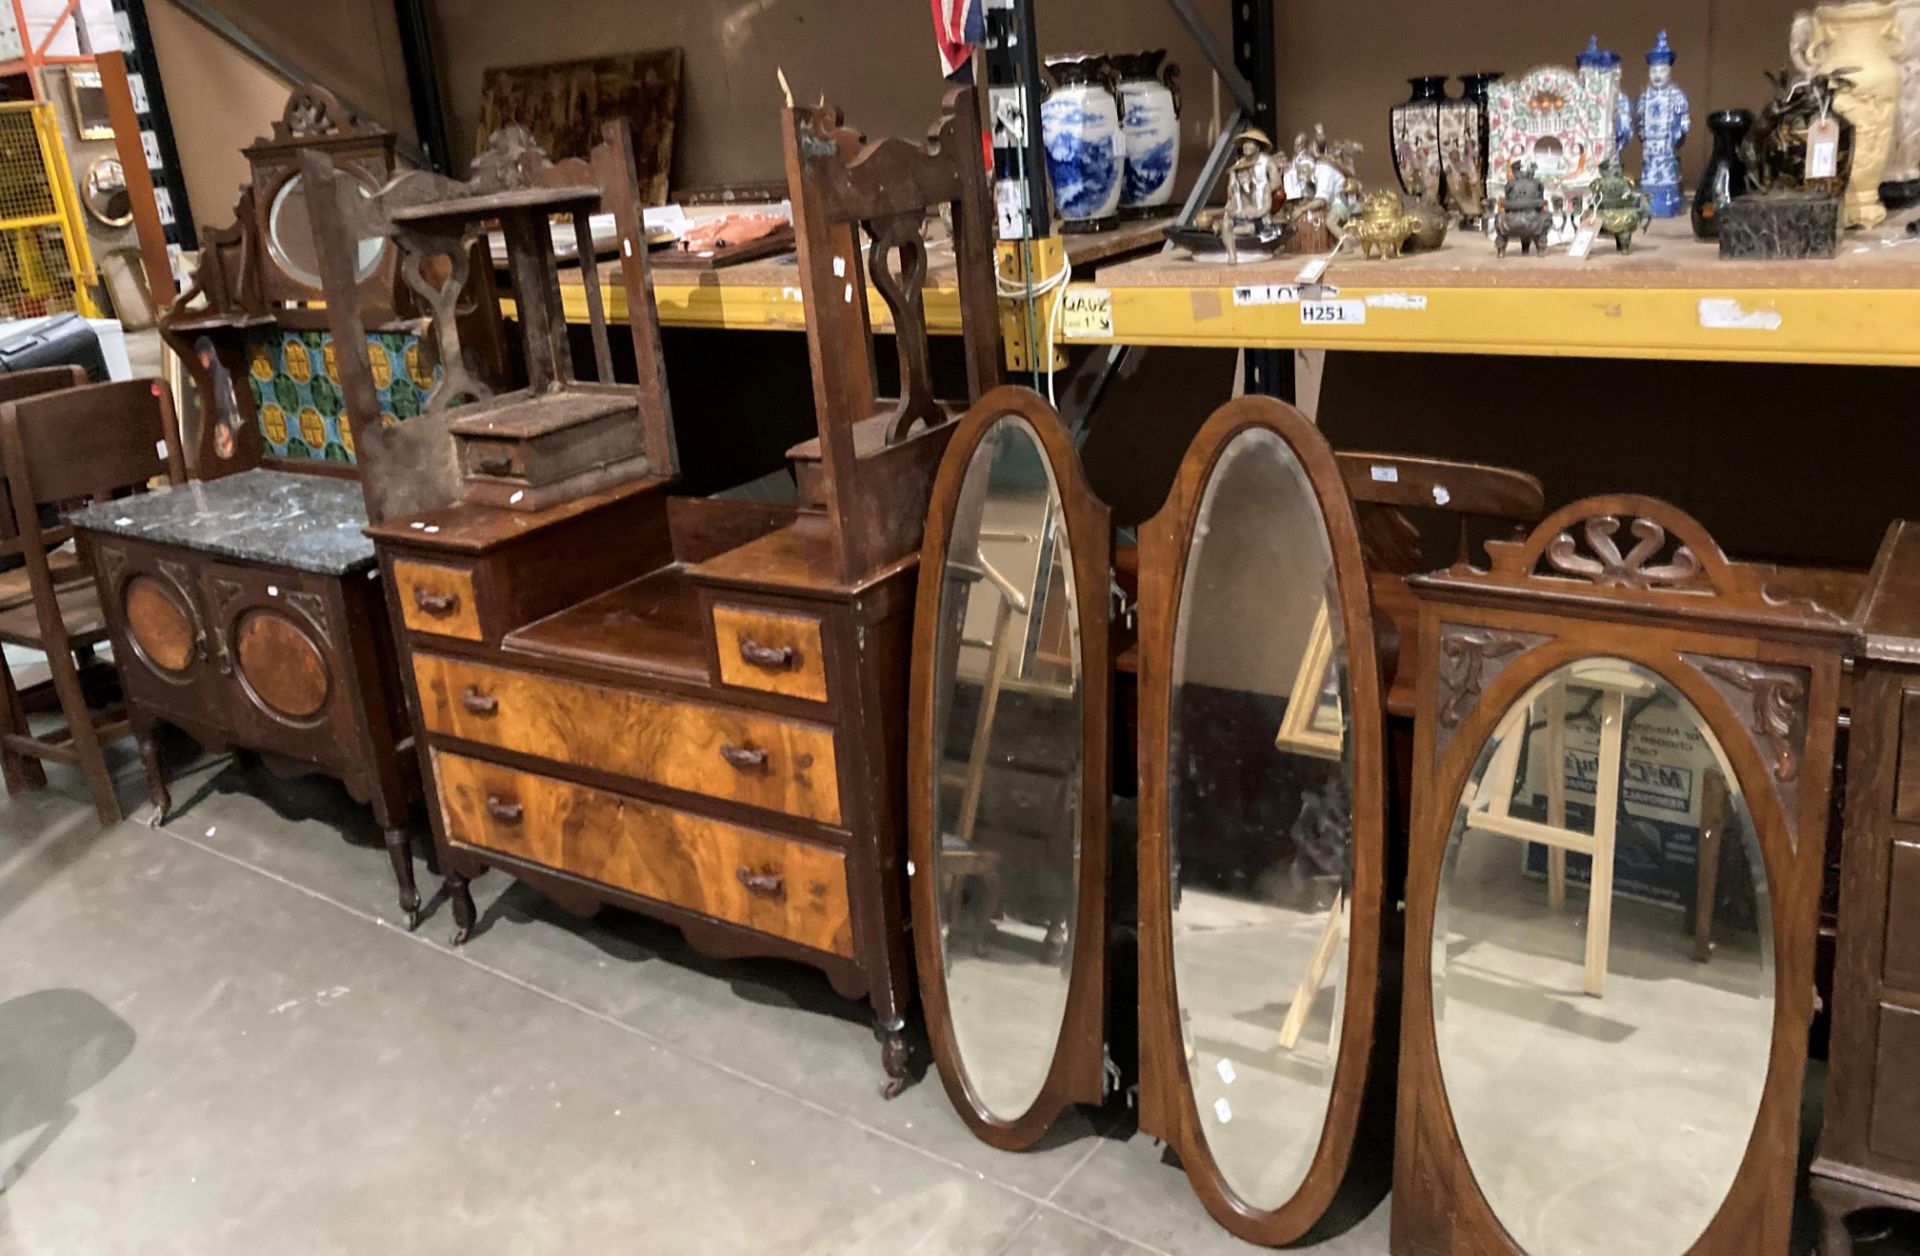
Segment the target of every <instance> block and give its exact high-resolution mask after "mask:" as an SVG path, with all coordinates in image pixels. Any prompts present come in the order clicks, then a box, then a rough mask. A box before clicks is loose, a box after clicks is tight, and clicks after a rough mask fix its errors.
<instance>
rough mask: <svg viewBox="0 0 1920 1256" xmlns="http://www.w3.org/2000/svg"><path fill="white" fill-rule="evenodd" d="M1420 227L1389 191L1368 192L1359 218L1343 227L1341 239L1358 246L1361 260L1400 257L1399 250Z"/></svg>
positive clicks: (1398, 199)
mask: <svg viewBox="0 0 1920 1256" xmlns="http://www.w3.org/2000/svg"><path fill="white" fill-rule="evenodd" d="M1419 225H1420V223H1419V220H1418V219H1416V218H1414V217H1413V216H1412V215H1411V214H1408V213H1407V212H1406V211H1405V210H1404V209H1403V208H1401V205H1400V198H1399V197H1398V196H1396V195H1394V193H1393V191H1392V190H1391V189H1388V188H1380V189H1378V190H1377V191H1374V192H1369V193H1368V194H1367V197H1366V200H1365V201H1364V202H1363V204H1362V206H1361V210H1360V213H1359V216H1357V217H1356V218H1354V219H1353V221H1351V222H1349V223H1348V224H1347V225H1346V228H1345V230H1344V231H1343V232H1342V233H1341V236H1340V238H1341V240H1343V241H1345V242H1347V243H1350V244H1354V245H1358V246H1359V249H1360V253H1361V256H1363V257H1376V256H1377V257H1384V258H1388V259H1392V258H1396V257H1399V256H1400V248H1401V246H1402V245H1404V244H1405V243H1406V242H1407V238H1408V237H1409V236H1411V235H1413V233H1414V231H1415V229H1416V228H1418V227H1419Z"/></svg>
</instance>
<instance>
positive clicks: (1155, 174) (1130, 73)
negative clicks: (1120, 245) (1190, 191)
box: [1113, 48, 1180, 217]
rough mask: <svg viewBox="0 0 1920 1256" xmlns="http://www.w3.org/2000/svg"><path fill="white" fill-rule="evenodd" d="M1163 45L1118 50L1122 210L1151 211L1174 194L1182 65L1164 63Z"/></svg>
mask: <svg viewBox="0 0 1920 1256" xmlns="http://www.w3.org/2000/svg"><path fill="white" fill-rule="evenodd" d="M1166 57H1167V51H1166V49H1164V48H1156V49H1154V50H1153V51H1152V52H1136V53H1122V54H1117V55H1116V56H1115V57H1114V58H1113V69H1114V77H1115V79H1116V80H1117V81H1118V84H1119V89H1120V134H1121V138H1122V139H1123V140H1124V141H1125V145H1126V167H1125V169H1124V171H1123V172H1122V174H1121V178H1120V212H1121V213H1122V214H1132V215H1138V216H1141V217H1146V216H1150V215H1152V214H1153V213H1154V212H1156V211H1157V210H1158V209H1159V207H1160V206H1162V205H1165V204H1166V203H1167V202H1168V201H1170V200H1172V199H1173V175H1174V172H1175V171H1176V170H1178V169H1179V168H1180V87H1179V79H1180V67H1179V66H1177V65H1166V66H1164V68H1163V66H1162V64H1161V63H1162V62H1164V61H1165V60H1166Z"/></svg>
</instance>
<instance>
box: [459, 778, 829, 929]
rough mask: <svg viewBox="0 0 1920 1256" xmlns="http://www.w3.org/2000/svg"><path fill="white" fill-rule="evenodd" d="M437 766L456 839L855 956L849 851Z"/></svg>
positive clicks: (586, 792)
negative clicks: (847, 856)
mask: <svg viewBox="0 0 1920 1256" xmlns="http://www.w3.org/2000/svg"><path fill="white" fill-rule="evenodd" d="M433 765H434V777H435V780H436V781H437V782H438V786H439V791H440V807H441V814H442V815H443V816H444V818H445V820H446V829H447V836H448V837H450V838H452V839H453V840H454V841H456V842H462V843H465V844H466V845H469V846H478V847H481V848H483V849H486V850H491V851H497V852H499V853H500V854H503V855H511V856H513V857H514V858H516V859H524V860H527V861H529V862H531V863H536V864H539V865H540V866H541V867H543V868H554V869H558V870H559V871H561V872H566V873H571V874H572V875H574V876H577V877H584V878H586V879H587V880H589V881H595V882H598V883H600V884H601V885H607V886H612V887H614V888H616V889H620V890H625V891H627V892H628V893H630V894H638V895H639V896H641V897H642V898H649V899H653V900H655V901H657V902H662V903H669V904H671V905H673V906H675V907H680V908H684V909H686V910H687V911H694V912H699V913H700V914H701V915H703V916H710V917H712V918H713V919H715V920H721V921H725V922H726V923H728V924H732V925H739V926H741V927H743V928H747V929H752V930H753V931H754V932H756V933H764V934H768V935H771V936H773V937H777V938H784V939H785V940H787V941H789V942H794V943H797V944H799V945H801V946H806V947H811V948H813V949H814V950H816V951H826V952H829V953H831V954H834V955H842V956H848V957H851V956H852V955H853V926H852V915H851V912H850V910H849V908H848V905H847V870H846V856H845V855H844V854H843V853H842V852H840V851H838V850H834V849H831V848H829V847H825V846H816V845H813V844H811V843H807V842H797V841H792V840H789V839H787V838H782V837H776V836H774V835H773V834H771V833H762V832H759V831H758V830H755V829H749V828H744V827H742V826H740V825H737V824H727V823H725V822H723V821H719V820H711V819H708V818H706V817H705V816H698V815H693V814H691V813H690V812H685V811H678V810H675V809H674V808H671V807H663V806H660V805H658V804H655V803H648V802H641V801H639V800H638V799H634V798H626V797H623V796H621V795H619V794H613V793H608V792H607V791H605V790H599V789H590V788H588V787H586V786H584V785H574V784H571V783H569V782H566V781H556V780H553V779H551V778H549V777H544V776H535V775H533V774H531V773H527V772H516V771H514V770H513V769H511V768H503V767H499V766H496V765H494V764H490V763H481V762H479V761H477V760H474V759H469V758H466V757H464V756H461V755H456V754H450V753H447V752H444V751H436V752H435V753H434V756H433Z"/></svg>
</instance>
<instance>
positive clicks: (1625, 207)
mask: <svg viewBox="0 0 1920 1256" xmlns="http://www.w3.org/2000/svg"><path fill="white" fill-rule="evenodd" d="M1593 202H1594V205H1593V207H1594V212H1595V213H1597V214H1598V215H1599V218H1600V233H1601V234H1602V235H1609V236H1612V237H1613V245H1614V247H1615V248H1616V249H1618V250H1619V251H1620V252H1622V253H1625V252H1626V251H1627V250H1628V249H1631V248H1632V247H1633V236H1634V233H1635V232H1637V231H1644V230H1646V228H1647V224H1649V223H1651V222H1652V221H1653V211H1652V207H1651V206H1650V205H1649V204H1648V198H1647V194H1646V193H1645V192H1642V191H1641V190H1640V189H1639V188H1637V187H1635V186H1633V180H1632V179H1629V178H1628V177H1627V172H1626V168H1625V167H1624V166H1623V165H1622V164H1621V161H1620V159H1619V158H1618V157H1613V158H1610V159H1609V160H1608V161H1607V164H1606V165H1605V166H1603V167H1601V169H1600V177H1599V178H1598V179H1595V180H1594V181H1593Z"/></svg>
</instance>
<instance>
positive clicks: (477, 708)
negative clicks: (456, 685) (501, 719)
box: [460, 685, 500, 715]
mask: <svg viewBox="0 0 1920 1256" xmlns="http://www.w3.org/2000/svg"><path fill="white" fill-rule="evenodd" d="M460 705H461V706H463V707H465V708H467V710H469V711H471V712H472V713H473V714H475V715H492V714H493V713H495V712H496V711H498V710H499V709H500V699H498V698H495V697H491V696H489V695H487V694H484V693H481V692H480V691H479V690H478V689H476V688H474V687H473V686H472V685H468V686H467V687H466V688H465V689H464V690H462V691H461V693H460Z"/></svg>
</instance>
